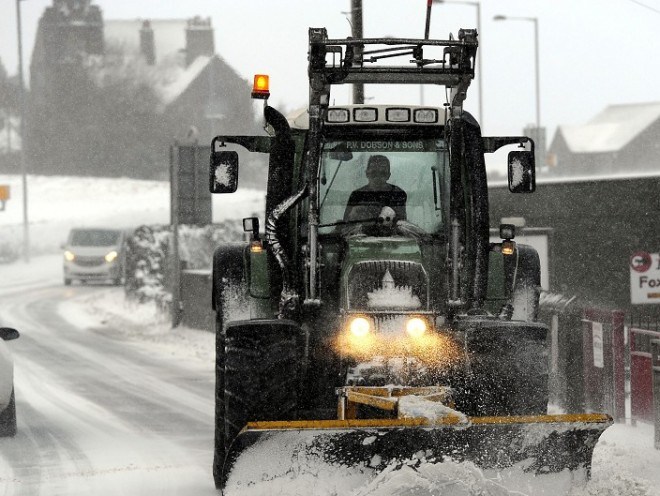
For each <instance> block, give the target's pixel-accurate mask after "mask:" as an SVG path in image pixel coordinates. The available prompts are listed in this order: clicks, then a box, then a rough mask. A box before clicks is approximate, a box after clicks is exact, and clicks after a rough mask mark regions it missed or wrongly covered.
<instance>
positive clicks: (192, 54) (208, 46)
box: [186, 16, 215, 67]
mask: <svg viewBox="0 0 660 496" xmlns="http://www.w3.org/2000/svg"><path fill="white" fill-rule="evenodd" d="M214 53H215V46H214V44H213V28H212V27H211V18H210V17H207V18H206V19H202V18H201V17H199V16H195V17H194V18H192V19H189V20H188V25H187V26H186V67H187V66H189V65H190V64H192V62H193V61H194V60H195V59H196V58H197V57H199V56H201V55H206V56H209V57H210V56H212V55H213V54H214Z"/></svg>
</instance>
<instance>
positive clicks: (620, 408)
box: [582, 308, 626, 421]
mask: <svg viewBox="0 0 660 496" xmlns="http://www.w3.org/2000/svg"><path fill="white" fill-rule="evenodd" d="M624 321H625V318H624V313H623V312H621V311H617V310H615V311H606V310H600V309H594V308H591V309H586V310H585V312H584V319H583V323H584V327H583V332H582V353H583V357H584V361H583V372H584V398H585V408H586V410H587V411H589V412H603V413H608V414H610V415H611V416H612V417H613V418H614V419H615V420H617V421H622V420H624V419H625V415H626V411H625V410H626V409H625V356H626V350H625V327H624Z"/></svg>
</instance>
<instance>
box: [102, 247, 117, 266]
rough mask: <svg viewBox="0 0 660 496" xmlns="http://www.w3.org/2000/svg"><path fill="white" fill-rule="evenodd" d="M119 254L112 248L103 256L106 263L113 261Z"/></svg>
mask: <svg viewBox="0 0 660 496" xmlns="http://www.w3.org/2000/svg"><path fill="white" fill-rule="evenodd" d="M118 256H119V253H117V252H116V251H115V250H112V251H111V252H110V253H108V254H107V255H106V256H105V261H106V262H108V263H111V262H114V261H115V260H116V259H117V257H118Z"/></svg>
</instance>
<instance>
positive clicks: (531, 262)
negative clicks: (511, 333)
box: [511, 244, 541, 322]
mask: <svg viewBox="0 0 660 496" xmlns="http://www.w3.org/2000/svg"><path fill="white" fill-rule="evenodd" d="M517 250H518V270H517V271H516V278H515V281H514V286H513V294H512V295H511V304H512V305H513V315H512V320H523V321H525V322H536V321H537V320H538V313H539V298H540V293H541V261H540V259H539V255H538V253H537V252H536V250H534V249H532V248H531V247H529V246H527V245H523V244H519V245H518V247H517Z"/></svg>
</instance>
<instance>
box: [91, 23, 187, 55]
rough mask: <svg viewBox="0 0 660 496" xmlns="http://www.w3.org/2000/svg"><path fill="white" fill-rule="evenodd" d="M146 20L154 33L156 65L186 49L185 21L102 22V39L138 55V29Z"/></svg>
mask: <svg viewBox="0 0 660 496" xmlns="http://www.w3.org/2000/svg"><path fill="white" fill-rule="evenodd" d="M146 20H148V21H149V23H150V24H151V29H152V30H153V32H154V45H155V51H156V63H160V62H162V61H163V60H164V59H167V58H172V57H176V56H177V55H178V54H179V52H181V51H182V50H185V48H186V26H187V23H188V21H187V20H186V19H130V20H113V19H107V20H104V34H103V37H104V38H105V40H106V41H108V42H116V43H120V44H121V45H123V46H124V47H125V48H126V49H127V50H128V51H131V52H135V53H139V51H140V29H141V28H142V24H143V23H144V21H146Z"/></svg>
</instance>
